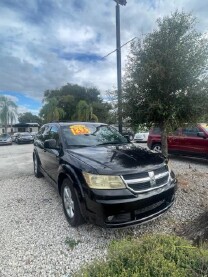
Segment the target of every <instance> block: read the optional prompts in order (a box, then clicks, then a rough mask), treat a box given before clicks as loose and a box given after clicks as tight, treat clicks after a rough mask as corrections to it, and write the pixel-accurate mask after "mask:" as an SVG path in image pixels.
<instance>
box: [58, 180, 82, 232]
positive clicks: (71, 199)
mask: <svg viewBox="0 0 208 277" xmlns="http://www.w3.org/2000/svg"><path fill="white" fill-rule="evenodd" d="M61 197H62V203H63V209H64V213H65V216H66V218H67V221H68V222H69V224H70V225H71V226H72V227H76V226H79V225H81V224H82V223H83V222H84V219H83V217H82V214H81V212H80V208H79V200H78V199H77V196H76V193H75V189H74V187H73V183H72V182H71V181H70V180H69V179H68V178H66V179H64V181H63V184H62V187H61Z"/></svg>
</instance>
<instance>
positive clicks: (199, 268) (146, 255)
mask: <svg viewBox="0 0 208 277" xmlns="http://www.w3.org/2000/svg"><path fill="white" fill-rule="evenodd" d="M207 275H208V251H207V250H205V249H202V248H196V247H193V246H192V245H191V244H190V243H189V242H188V241H186V240H184V239H181V238H179V237H175V236H159V235H157V236H152V237H151V236H149V237H148V236H147V237H144V238H142V239H132V240H121V241H114V242H112V243H111V245H110V247H109V253H108V256H107V260H106V261H103V262H96V263H94V264H93V265H90V266H87V267H85V268H83V269H82V270H81V271H80V272H78V273H77V274H76V275H75V276H83V277H112V276H114V277H161V276H163V277H166V276H167V277H190V276H196V277H197V276H198V277H200V276H207Z"/></svg>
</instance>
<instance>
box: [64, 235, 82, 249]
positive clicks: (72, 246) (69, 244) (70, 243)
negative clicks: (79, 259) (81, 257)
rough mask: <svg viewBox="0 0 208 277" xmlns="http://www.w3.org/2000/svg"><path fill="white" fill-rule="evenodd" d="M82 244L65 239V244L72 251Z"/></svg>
mask: <svg viewBox="0 0 208 277" xmlns="http://www.w3.org/2000/svg"><path fill="white" fill-rule="evenodd" d="M80 242H81V241H80V240H75V239H71V238H69V237H67V238H66V239H65V244H67V245H68V246H69V248H70V249H71V250H73V249H74V248H75V247H76V246H77V245H78V244H79V243H80Z"/></svg>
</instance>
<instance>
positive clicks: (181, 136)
mask: <svg viewBox="0 0 208 277" xmlns="http://www.w3.org/2000/svg"><path fill="white" fill-rule="evenodd" d="M147 146H148V147H149V148H150V149H151V150H155V151H161V138H160V129H159V128H157V127H156V128H152V129H151V130H150V133H149V137H148V141H147ZM168 152H169V153H170V154H180V155H187V156H198V157H203V158H208V124H207V123H200V124H197V125H196V126H188V125H187V126H186V127H184V128H178V129H177V130H176V131H175V132H174V133H173V134H171V135H169V136H168Z"/></svg>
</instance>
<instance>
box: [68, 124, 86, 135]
mask: <svg viewBox="0 0 208 277" xmlns="http://www.w3.org/2000/svg"><path fill="white" fill-rule="evenodd" d="M70 130H71V131H72V134H73V135H75V136H77V135H88V134H90V130H89V129H88V128H87V127H86V126H84V125H72V126H70Z"/></svg>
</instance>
